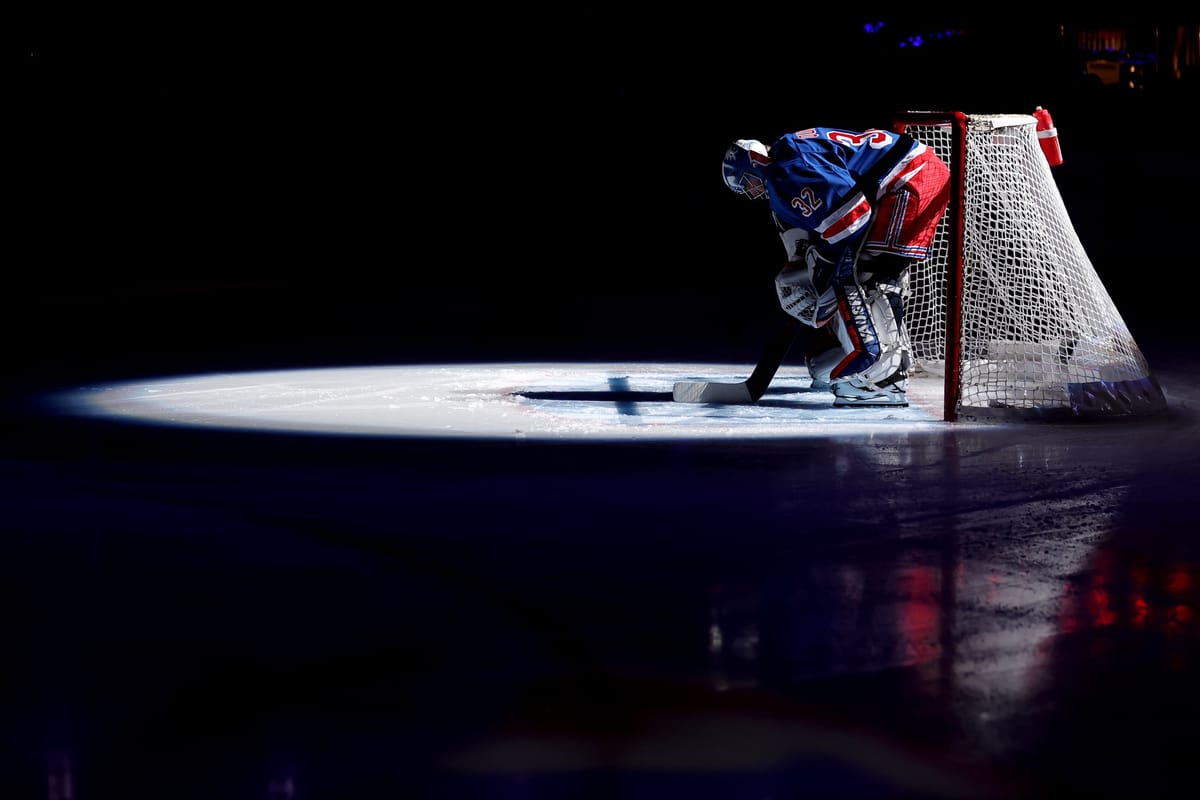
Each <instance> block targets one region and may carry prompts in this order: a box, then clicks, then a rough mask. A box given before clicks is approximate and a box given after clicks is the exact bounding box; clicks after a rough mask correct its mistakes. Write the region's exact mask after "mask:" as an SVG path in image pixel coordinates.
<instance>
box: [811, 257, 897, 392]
mask: <svg viewBox="0 0 1200 800" xmlns="http://www.w3.org/2000/svg"><path fill="white" fill-rule="evenodd" d="M906 285H907V276H901V277H900V278H897V279H895V280H889V281H878V282H874V283H872V284H869V285H868V286H866V287H862V286H859V285H857V284H853V283H852V284H849V285H847V286H845V287H841V288H839V289H838V297H839V301H840V302H839V311H840V313H839V314H838V316H837V318H836V320H835V322H834V332H835V333H836V334H837V339H838V343H839V344H840V345H841V352H842V358H841V359H840V360H839V362H838V363H837V365H835V366H834V367H833V369H832V370H831V371H830V379H831V381H832V382H833V383H834V384H835V386H836V383H837V382H838V381H843V380H848V379H849V378H852V377H857V378H861V379H862V380H865V381H867V382H869V383H872V384H879V383H881V382H883V381H886V380H889V379H891V378H892V377H893V376H894V375H896V374H897V373H901V374H902V375H903V376H904V377H907V375H908V369H909V367H910V365H911V356H910V355H909V347H908V336H907V333H906V332H905V330H904V325H903V322H902V320H903V319H904V289H905V286H906Z"/></svg>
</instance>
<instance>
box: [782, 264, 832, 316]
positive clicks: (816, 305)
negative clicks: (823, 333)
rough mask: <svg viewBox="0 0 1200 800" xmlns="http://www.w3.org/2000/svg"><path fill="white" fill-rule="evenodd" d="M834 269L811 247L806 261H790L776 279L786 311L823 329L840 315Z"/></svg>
mask: <svg viewBox="0 0 1200 800" xmlns="http://www.w3.org/2000/svg"><path fill="white" fill-rule="evenodd" d="M836 266H837V265H835V264H834V263H833V262H832V261H828V260H826V259H825V258H822V257H821V255H820V254H819V253H817V248H815V247H809V248H808V250H807V251H806V252H805V253H804V261H803V262H800V261H790V262H788V264H787V266H785V267H784V268H783V269H782V270H780V271H779V274H778V275H776V276H775V293H776V294H777V295H779V304H780V305H781V306H783V310H784V311H786V312H787V313H788V314H790V315H792V316H793V317H795V318H796V319H798V320H800V321H801V322H803V323H804V324H805V325H808V326H810V327H813V328H820V327H821V326H823V325H825V324H826V323H827V322H829V320H831V319H833V316H834V314H836V313H837V304H838V301H837V293H836V292H835V291H834V277H835V268H836Z"/></svg>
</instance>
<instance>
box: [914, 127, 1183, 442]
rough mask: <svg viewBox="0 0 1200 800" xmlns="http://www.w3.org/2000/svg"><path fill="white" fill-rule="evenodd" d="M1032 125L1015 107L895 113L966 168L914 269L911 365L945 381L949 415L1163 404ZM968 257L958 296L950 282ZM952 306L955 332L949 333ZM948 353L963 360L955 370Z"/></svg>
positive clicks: (1120, 410)
mask: <svg viewBox="0 0 1200 800" xmlns="http://www.w3.org/2000/svg"><path fill="white" fill-rule="evenodd" d="M1036 126H1037V121H1036V119H1035V118H1034V117H1032V116H1026V115H1012V114H1010V115H947V114H941V115H938V114H929V115H928V118H927V119H926V118H922V115H918V114H914V115H911V116H910V117H907V118H906V119H905V120H904V121H902V122H898V123H897V128H898V129H899V130H903V131H904V132H905V133H908V134H910V135H912V136H914V137H916V138H917V139H919V140H921V141H923V142H925V143H926V144H928V145H929V146H931V147H933V148H934V149H935V150H936V151H937V153H938V155H940V156H941V157H942V159H943V160H945V161H946V163H947V164H949V165H950V168H951V170H952V172H955V173H957V174H958V175H959V176H961V192H956V193H954V194H953V195H952V198H951V201H950V206H949V208H948V210H947V213H946V216H945V218H944V219H943V220H942V223H941V225H940V226H939V228H938V233H937V236H936V239H935V252H934V254H933V255H932V256H931V257H930V258H929V259H928V260H927V261H925V262H924V263H923V264H921V265H919V266H918V267H917V268H915V269H914V271H913V274H912V276H911V278H910V286H911V297H910V299H909V302H908V304H907V306H906V310H905V316H906V319H907V322H908V333H909V337H910V339H911V343H912V350H913V355H914V362H915V364H914V373H913V374H914V376H916V377H921V376H927V377H937V378H943V379H945V380H946V382H947V385H946V396H947V398H948V403H947V416H948V417H951V418H958V417H962V418H967V419H971V418H987V417H996V416H999V417H1013V416H1015V417H1055V416H1060V415H1061V416H1076V417H1082V416H1087V417H1091V416H1119V415H1128V414H1146V413H1153V412H1156V411H1159V410H1161V409H1162V408H1164V407H1165V400H1164V398H1163V395H1162V391H1161V389H1160V388H1159V386H1158V383H1157V381H1156V380H1155V379H1154V378H1153V377H1152V375H1151V372H1150V369H1149V366H1148V365H1147V363H1146V359H1145V358H1144V356H1143V355H1142V353H1141V351H1140V350H1139V348H1138V346H1137V344H1136V343H1135V342H1134V340H1133V337H1132V336H1131V335H1130V332H1129V330H1128V329H1127V327H1126V325H1125V322H1124V320H1123V319H1122V318H1121V315H1120V313H1119V312H1118V311H1117V308H1116V306H1115V305H1114V303H1113V301H1112V299H1111V297H1110V296H1109V294H1108V291H1107V290H1106V289H1105V287H1104V285H1103V284H1102V283H1101V282H1100V279H1099V277H1098V276H1097V274H1096V271H1095V269H1094V268H1093V266H1092V263H1091V261H1090V260H1089V259H1088V256H1087V253H1085V252H1084V249H1083V245H1082V244H1081V243H1080V241H1079V238H1078V236H1077V235H1076V233H1075V229H1074V227H1073V225H1072V224H1071V220H1070V217H1069V216H1068V214H1067V210H1066V208H1065V207H1064V205H1063V201H1062V197H1061V195H1060V194H1059V192H1058V187H1057V185H1056V183H1055V181H1054V177H1053V175H1052V174H1051V171H1050V169H1051V168H1050V165H1049V163H1048V162H1047V161H1046V157H1045V155H1044V154H1043V152H1042V149H1041V146H1040V145H1039V143H1038V138H1037V127H1036ZM958 137H962V138H961V139H960V138H958ZM960 145H961V146H960ZM960 154H964V155H965V157H962V156H960ZM959 162H962V163H959ZM956 220H959V221H961V229H962V236H961V242H959V241H958V237H957V236H956V235H955V225H954V224H953V223H954V222H955V221H956ZM960 258H961V263H962V278H961V291H960V292H958V293H957V295H956V294H955V293H954V292H953V291H952V288H953V285H952V284H953V282H952V281H951V280H950V279H949V278H950V275H951V273H950V270H954V269H956V268H957V263H958V261H959V259H960ZM956 297H957V298H961V299H960V300H957V299H956ZM956 302H957V303H958V305H957V308H958V310H959V318H960V325H959V326H958V327H959V333H958V336H957V337H956V338H955V337H951V338H950V340H949V342H948V340H947V336H946V333H947V331H946V327H947V319H948V312H949V311H950V310H952V308H951V304H952V303H956ZM948 352H949V357H950V358H953V359H954V360H955V361H954V363H956V364H957V368H956V369H949V370H948V369H947V368H946V362H947V358H948ZM951 403H953V406H952V405H951Z"/></svg>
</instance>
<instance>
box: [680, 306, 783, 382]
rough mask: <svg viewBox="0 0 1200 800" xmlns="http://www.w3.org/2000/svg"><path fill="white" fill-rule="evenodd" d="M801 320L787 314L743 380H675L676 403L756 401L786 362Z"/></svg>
mask: <svg viewBox="0 0 1200 800" xmlns="http://www.w3.org/2000/svg"><path fill="white" fill-rule="evenodd" d="M799 324H800V321H799V320H797V319H796V318H795V317H790V316H789V317H785V318H784V322H783V326H782V327H781V328H780V329H779V332H778V333H776V334H775V338H774V339H772V340H771V341H770V342H769V343H768V344H767V349H766V350H764V351H763V354H762V356H761V357H760V358H759V359H758V364H756V365H755V367H754V371H753V372H751V373H750V377H749V378H746V380H744V381H741V382H740V383H715V382H711V381H676V382H675V387H674V390H673V392H672V396H673V398H674V399H675V402H677V403H757V402H758V400H759V398H761V397H762V396H763V394H764V393H766V391H767V387H768V386H770V385H771V381H772V380H773V379H774V378H775V373H776V372H778V371H779V367H780V365H781V364H783V359H784V358H785V357H786V356H787V353H788V350H790V349H791V347H792V342H793V341H795V339H796V334H797V333H798V330H797V326H798V325H799Z"/></svg>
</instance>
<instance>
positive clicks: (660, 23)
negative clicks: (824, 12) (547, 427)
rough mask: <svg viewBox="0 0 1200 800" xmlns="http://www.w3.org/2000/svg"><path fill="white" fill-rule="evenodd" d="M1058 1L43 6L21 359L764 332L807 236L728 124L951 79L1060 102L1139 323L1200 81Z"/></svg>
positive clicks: (1059, 113) (895, 100) (733, 352)
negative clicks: (1096, 55)
mask: <svg viewBox="0 0 1200 800" xmlns="http://www.w3.org/2000/svg"><path fill="white" fill-rule="evenodd" d="M1038 16H1039V15H1036V14H1030V15H1027V17H1028V18H1023V19H1020V20H1018V19H1015V18H1014V17H1013V15H1005V16H1003V17H1001V16H1000V15H997V16H996V17H995V18H987V19H974V20H969V21H964V20H961V19H954V18H952V17H951V16H949V15H945V14H942V15H936V14H924V15H918V16H916V17H908V18H896V17H897V15H895V14H892V15H890V16H887V17H885V16H879V17H878V18H879V19H880V20H886V25H885V27H884V29H883V32H881V33H879V34H875V35H869V34H867V33H865V31H864V27H863V26H864V22H870V21H871V20H872V19H875V16H873V15H872V14H871V13H870V11H869V10H861V9H860V10H856V11H855V12H853V13H850V12H843V13H842V14H841V15H840V16H838V17H834V18H832V19H827V20H822V21H820V22H818V21H817V20H816V19H810V18H808V17H806V16H804V15H799V14H798V15H796V16H795V17H789V16H788V15H787V14H786V13H785V12H783V11H770V12H768V13H765V14H752V13H750V12H749V11H746V12H737V13H722V14H708V13H701V12H699V11H696V10H691V11H688V12H686V13H683V12H681V13H678V14H675V15H671V16H667V15H666V12H662V13H660V14H658V15H657V16H648V15H646V14H644V13H641V12H639V11H637V10H636V9H633V8H624V7H620V6H609V7H607V9H606V10H602V11H601V10H579V9H574V10H571V11H570V12H563V11H554V12H553V13H537V14H534V13H532V12H526V13H524V14H522V13H521V12H514V11H513V10H511V9H491V10H487V9H485V10H482V11H473V12H472V13H471V14H470V15H467V16H466V18H465V19H457V18H442V17H441V15H439V14H437V13H434V12H426V13H425V15H424V16H420V15H405V14H399V13H398V14H395V15H392V14H382V13H374V12H372V13H367V12H362V13H361V14H360V13H359V12H356V11H351V10H342V11H338V12H336V13H331V12H326V11H322V10H311V11H303V12H302V11H297V10H295V9H292V8H287V9H285V8H278V9H271V10H264V9H261V8H260V9H258V10H254V11H246V10H244V9H222V8H221V7H219V6H214V7H207V8H206V9H204V10H191V11H180V10H171V11H162V12H154V13H149V14H144V13H137V14H134V13H132V12H131V13H128V14H125V15H121V14H113V13H111V12H108V11H104V12H96V11H90V12H86V13H85V14H84V15H82V16H80V15H75V16H70V17H68V16H66V15H52V14H51V13H50V12H46V13H43V14H32V15H29V16H27V17H26V18H25V19H24V20H23V22H24V24H23V25H21V26H18V30H19V31H21V36H20V40H19V41H16V42H15V43H14V44H15V47H14V48H13V52H14V55H13V60H14V62H15V64H14V66H15V70H14V73H15V76H16V86H17V90H16V92H15V93H13V95H12V98H13V99H12V103H13V105H12V106H11V107H10V109H9V110H10V112H11V113H10V114H9V115H8V117H9V119H10V120H11V127H12V128H14V129H15V131H16V133H17V137H16V145H15V147H14V149H13V150H12V151H11V152H12V153H13V159H12V164H13V166H14V167H15V173H16V180H15V181H13V182H11V183H10V185H9V191H10V200H11V201H12V204H11V206H10V207H11V208H12V209H13V212H12V213H13V214H14V216H13V217H10V221H11V222H12V224H11V226H10V230H11V231H12V235H13V240H14V241H15V243H16V245H17V246H16V247H15V248H12V249H10V251H9V252H10V253H11V258H10V260H9V269H8V278H9V280H8V285H7V290H6V292H5V296H6V298H7V303H6V305H7V307H8V311H7V313H6V314H5V315H4V329H3V331H2V332H3V333H4V335H5V337H6V339H7V340H8V341H9V342H10V352H11V360H10V364H9V367H10V375H12V376H18V377H19V378H21V379H23V378H25V377H30V378H33V379H36V380H38V381H39V382H51V383H53V382H56V381H58V380H60V379H61V376H65V375H67V374H70V375H71V376H72V377H75V376H85V377H86V376H88V375H92V374H95V375H100V376H106V377H107V376H115V375H117V374H123V373H131V372H132V373H137V372H154V371H157V370H160V369H182V368H189V367H197V368H202V367H218V368H219V367H229V368H234V367H238V366H243V365H253V366H265V365H269V364H271V363H281V364H282V363H288V364H322V363H347V362H378V361H386V362H391V361H421V360H427V359H430V360H436V359H444V358H454V359H460V360H475V359H490V358H509V357H524V356H533V357H554V358H558V357H562V358H573V357H575V358H587V357H599V358H633V357H640V358H641V357H661V358H677V357H678V358H685V357H693V356H697V357H705V356H711V357H713V358H725V357H730V358H735V359H737V360H750V361H753V360H754V359H755V358H756V356H757V351H758V349H759V348H760V346H761V342H762V340H763V338H764V337H765V336H766V335H767V331H768V330H769V328H770V325H771V324H772V318H773V317H774V315H776V314H777V313H778V310H777V307H776V303H775V298H774V294H773V286H772V283H771V277H772V276H773V275H774V273H775V271H777V269H778V266H779V259H780V257H781V256H780V254H781V252H782V250H781V247H780V245H779V243H778V240H777V239H776V237H775V234H774V231H773V229H772V227H771V224H770V221H769V215H768V214H767V211H766V209H765V207H761V206H759V205H757V204H751V203H747V202H745V201H744V200H742V199H741V198H737V197H734V196H733V195H731V194H730V193H729V192H727V191H726V190H725V189H724V187H723V185H722V184H721V183H720V182H719V180H718V177H717V162H718V160H719V158H720V157H721V155H722V153H723V152H724V148H725V147H726V146H727V144H728V142H729V141H730V140H732V139H734V138H739V137H749V138H761V139H770V138H772V137H774V136H776V135H778V134H779V133H781V132H783V131H785V130H788V129H793V128H798V127H803V126H809V125H816V124H833V125H844V126H847V127H868V126H872V125H874V126H887V125H889V124H890V122H891V119H892V116H893V114H894V112H896V111H900V110H904V109H927V108H951V109H960V110H965V111H968V112H977V113H992V112H997V113H1010V112H1011V113H1029V112H1031V111H1032V110H1033V109H1034V107H1035V106H1037V105H1043V106H1045V107H1047V108H1049V109H1050V110H1051V112H1052V113H1053V115H1054V119H1055V122H1056V123H1057V125H1058V128H1059V134H1060V142H1061V145H1062V148H1063V151H1064V156H1065V163H1064V164H1063V165H1062V166H1061V167H1059V168H1057V170H1056V173H1055V174H1056V177H1057V179H1058V181H1059V185H1060V188H1061V190H1062V192H1063V195H1064V199H1065V201H1066V203H1067V207H1068V209H1069V211H1070V212H1071V214H1072V217H1073V220H1074V222H1075V225H1076V228H1077V230H1078V232H1079V234H1080V236H1081V238H1082V240H1083V243H1084V245H1085V247H1086V248H1087V250H1088V251H1089V253H1090V254H1091V256H1092V257H1093V259H1094V260H1095V262H1096V266H1097V269H1098V271H1100V273H1101V276H1102V278H1103V280H1104V281H1105V283H1106V285H1107V286H1108V287H1109V289H1110V291H1111V292H1113V294H1114V295H1115V296H1118V299H1119V300H1120V307H1121V310H1122V311H1123V313H1125V314H1126V315H1127V322H1129V323H1130V325H1131V326H1132V327H1133V330H1134V333H1135V336H1136V335H1137V334H1138V332H1139V327H1140V326H1148V325H1152V324H1155V323H1156V321H1157V320H1158V319H1159V318H1160V316H1161V310H1160V308H1159V306H1158V304H1157V302H1156V300H1155V298H1157V297H1158V294H1157V293H1156V291H1155V290H1153V289H1152V282H1151V281H1149V280H1147V276H1148V274H1162V272H1161V271H1172V270H1174V269H1175V268H1176V266H1177V265H1179V263H1180V254H1179V253H1180V244H1181V238H1182V237H1177V235H1176V234H1177V233H1178V232H1180V230H1181V228H1180V226H1186V225H1187V224H1189V223H1190V220H1191V219H1192V218H1193V215H1194V211H1195V202H1194V199H1193V196H1192V193H1191V192H1190V191H1188V187H1189V184H1190V183H1191V181H1190V180H1186V179H1183V178H1184V176H1187V175H1192V174H1194V169H1195V167H1194V159H1193V158H1192V157H1191V154H1190V152H1189V151H1188V150H1187V149H1186V147H1187V143H1186V141H1184V140H1183V138H1182V137H1178V136H1176V135H1174V134H1173V133H1172V131H1174V130H1177V129H1179V128H1180V126H1182V124H1183V123H1184V115H1183V109H1185V108H1187V107H1188V104H1189V103H1190V102H1191V101H1192V100H1193V98H1194V96H1195V91H1194V83H1195V82H1194V81H1193V80H1190V73H1189V74H1188V75H1187V76H1185V79H1177V80H1171V81H1169V82H1168V81H1161V82H1158V83H1156V84H1154V85H1152V86H1149V87H1147V88H1145V89H1143V90H1140V91H1122V90H1118V89H1114V88H1113V87H1104V88H1103V89H1097V88H1096V87H1094V86H1090V85H1088V84H1087V83H1086V82H1085V80H1084V78H1085V76H1084V74H1083V71H1082V67H1081V61H1080V56H1079V54H1078V53H1077V52H1074V51H1073V50H1072V49H1071V48H1070V47H1065V46H1064V42H1065V41H1068V40H1069V39H1070V36H1069V31H1070V30H1072V29H1073V28H1072V26H1078V25H1081V24H1084V23H1091V24H1095V21H1094V20H1075V19H1071V18H1064V17H1062V16H1061V15H1060V16H1054V15H1052V14H1050V13H1046V14H1045V15H1044V17H1045V18H1036V17H1038ZM1119 23H1120V24H1125V25H1127V26H1129V27H1131V28H1132V27H1135V26H1136V27H1139V28H1142V29H1144V28H1146V27H1147V26H1148V25H1149V26H1150V27H1153V25H1155V24H1158V21H1157V19H1154V18H1152V16H1151V15H1148V14H1147V15H1145V17H1144V18H1143V16H1132V15H1126V16H1123V17H1121V18H1120V19H1119ZM1064 31H1066V32H1067V33H1064ZM913 35H920V36H922V37H923V41H924V43H925V44H924V46H923V47H920V48H913V47H907V48H901V47H899V44H898V43H899V42H900V41H903V40H906V39H907V38H908V37H911V36H913ZM1189 171H1191V172H1189ZM1150 230H1153V231H1154V233H1153V234H1148V231H1150Z"/></svg>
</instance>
